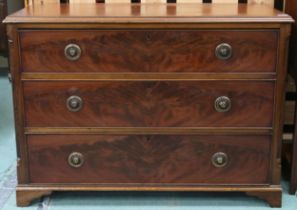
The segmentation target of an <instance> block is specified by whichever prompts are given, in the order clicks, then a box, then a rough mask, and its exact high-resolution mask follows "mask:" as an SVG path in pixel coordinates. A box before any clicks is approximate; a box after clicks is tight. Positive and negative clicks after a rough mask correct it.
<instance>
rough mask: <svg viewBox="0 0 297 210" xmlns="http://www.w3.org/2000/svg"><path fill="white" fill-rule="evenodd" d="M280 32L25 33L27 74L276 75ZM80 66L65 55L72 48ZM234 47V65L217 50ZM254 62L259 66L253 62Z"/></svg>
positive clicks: (23, 55) (23, 46) (23, 52)
mask: <svg viewBox="0 0 297 210" xmlns="http://www.w3.org/2000/svg"><path fill="white" fill-rule="evenodd" d="M277 39H278V32H277V31H276V30H264V31H255V30H240V31H235V30H232V31H223V30H211V31H210V30H130V31H127V30H106V31H102V30H94V31H90V30H88V31H73V30H67V31H61V30H59V31H53V30H51V31H48V30H39V31H27V30H25V31H24V32H21V33H20V42H21V59H22V64H23V66H22V69H23V71H25V72H81V71H83V72H274V71H275V68H276V59H275V58H276V56H277V43H278V40H277ZM70 43H72V44H77V45H78V46H80V48H81V49H82V55H81V58H80V59H79V60H76V61H70V60H68V59H67V58H66V57H65V55H64V48H65V47H66V46H67V45H68V44H70ZM221 43H228V44H229V45H231V47H232V50H233V55H232V57H231V58H230V59H228V60H222V59H219V58H217V57H216V54H215V50H216V47H217V46H218V45H219V44H221ZM251 60H253V62H250V61H251Z"/></svg>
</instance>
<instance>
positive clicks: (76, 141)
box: [27, 135, 271, 185]
mask: <svg viewBox="0 0 297 210" xmlns="http://www.w3.org/2000/svg"><path fill="white" fill-rule="evenodd" d="M27 140H28V147H29V167H30V182H32V183H114V184H117V183H118V184H120V183H122V184H133V183H143V184H148V185H149V184H152V183H162V184H169V183H173V184H195V185H196V184H198V183H199V184H265V183H268V182H269V176H268V168H269V156H270V154H269V147H270V141H271V138H270V137H266V136H255V137H251V136H249V137H247V136H217V137H215V138H214V137H213V136H164V135H163V136H93V135H87V136H79V135H75V136H73V135H66V136H65V135H64V136H63V135H62V136H57V135H54V136H50V135H49V136H38V135H34V136H28V138H27ZM72 152H80V153H82V154H83V156H84V164H83V165H82V167H81V168H72V167H71V166H70V165H69V164H68V162H67V158H68V155H69V154H70V153H72ZM217 152H224V153H226V154H227V156H228V163H227V165H226V166H225V167H221V168H217V167H215V166H213V165H212V162H211V159H212V156H213V155H214V154H215V153H217ZM45 171H46V173H44V172H45Z"/></svg>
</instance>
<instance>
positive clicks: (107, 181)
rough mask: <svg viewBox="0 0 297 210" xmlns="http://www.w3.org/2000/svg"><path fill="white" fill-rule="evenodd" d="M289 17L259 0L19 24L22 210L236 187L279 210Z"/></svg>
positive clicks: (85, 12)
mask: <svg viewBox="0 0 297 210" xmlns="http://www.w3.org/2000/svg"><path fill="white" fill-rule="evenodd" d="M292 21H293V20H292V19H291V18H290V17H289V16H288V15H286V14H283V13H281V12H279V11H277V10H274V9H273V8H271V7H269V6H265V5H254V4H251V5H246V4H239V5H237V4H236V5H235V4H224V5H222V4H214V5H212V4H110V5H108V4H77V5H60V4H49V5H34V6H29V7H27V8H25V9H23V10H21V11H19V12H17V13H14V14H12V15H10V16H8V17H7V18H6V20H5V23H7V30H8V37H9V49H10V70H11V75H12V82H13V97H14V109H15V122H16V138H17V154H18V166H17V167H18V186H17V204H18V205H19V206H26V205H29V204H30V202H31V201H32V200H33V199H36V198H38V197H41V196H44V195H49V194H50V193H52V192H54V191H205V192H208V191H220V192H230V191H233V192H245V193H247V194H248V195H251V196H256V197H259V198H261V199H263V200H265V201H267V202H268V203H269V204H270V205H271V206H274V207H277V206H280V205H281V193H282V190H281V186H280V167H281V164H280V144H281V132H282V130H281V128H282V118H283V117H282V115H283V114H282V109H283V102H284V100H283V99H284V83H285V77H286V65H287V45H288V39H289V35H290V27H291V23H292Z"/></svg>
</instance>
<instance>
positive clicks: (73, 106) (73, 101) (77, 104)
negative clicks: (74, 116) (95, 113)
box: [66, 96, 83, 112]
mask: <svg viewBox="0 0 297 210" xmlns="http://www.w3.org/2000/svg"><path fill="white" fill-rule="evenodd" d="M66 106H67V108H68V110H69V111H71V112H78V111H80V110H81V109H82V107H83V101H82V99H81V98H80V97H79V96H70V97H69V98H68V99H67V102H66Z"/></svg>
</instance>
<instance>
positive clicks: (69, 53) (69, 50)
mask: <svg viewBox="0 0 297 210" xmlns="http://www.w3.org/2000/svg"><path fill="white" fill-rule="evenodd" d="M64 54H65V57H66V58H67V59H68V60H70V61H76V60H78V59H79V58H80V56H81V49H80V47H79V46H78V45H77V44H68V45H67V46H66V47H65V49H64Z"/></svg>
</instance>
